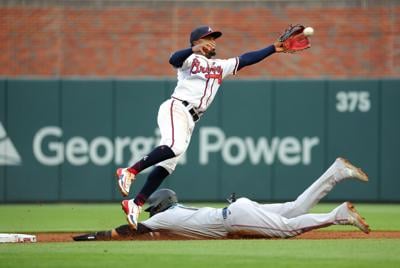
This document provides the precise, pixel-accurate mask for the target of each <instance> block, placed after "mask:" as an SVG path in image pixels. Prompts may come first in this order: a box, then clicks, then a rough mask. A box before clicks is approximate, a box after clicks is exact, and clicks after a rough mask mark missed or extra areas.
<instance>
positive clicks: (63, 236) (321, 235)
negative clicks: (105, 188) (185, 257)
mask: <svg viewBox="0 0 400 268" xmlns="http://www.w3.org/2000/svg"><path fill="white" fill-rule="evenodd" d="M79 234H80V233H38V234H36V236H37V242H40V243H46V242H73V239H72V237H73V236H76V235H79ZM177 239H178V240H184V239H183V238H177V237H172V236H167V237H160V238H158V240H177ZM290 239H318V240H321V239H400V231H375V232H371V233H370V234H364V233H362V232H359V231H338V232H333V231H312V232H308V233H304V234H302V235H299V236H297V237H294V238H290ZM134 240H148V239H144V238H140V237H138V238H137V239H134Z"/></svg>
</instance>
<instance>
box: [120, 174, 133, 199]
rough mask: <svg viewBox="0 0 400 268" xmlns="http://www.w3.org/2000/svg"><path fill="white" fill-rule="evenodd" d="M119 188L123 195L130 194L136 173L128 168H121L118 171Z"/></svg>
mask: <svg viewBox="0 0 400 268" xmlns="http://www.w3.org/2000/svg"><path fill="white" fill-rule="evenodd" d="M116 176H117V180H118V188H119V191H120V192H121V194H122V195H123V196H128V195H129V190H130V189H131V184H132V182H133V181H134V180H135V174H133V173H131V172H129V171H128V169H127V168H119V169H117V172H116Z"/></svg>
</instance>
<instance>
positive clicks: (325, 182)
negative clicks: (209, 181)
mask: <svg viewBox="0 0 400 268" xmlns="http://www.w3.org/2000/svg"><path fill="white" fill-rule="evenodd" d="M350 178H354V179H358V180H360V181H363V182H367V181H368V176H367V175H366V174H365V173H364V172H363V171H362V170H361V169H359V168H356V167H355V166H353V165H352V164H351V163H350V162H349V161H347V160H345V159H343V158H338V159H336V161H335V162H334V163H333V164H332V165H331V166H330V167H329V169H327V170H326V171H325V173H324V174H322V176H321V177H319V178H318V179H317V180H316V181H315V182H314V183H313V184H312V185H311V186H310V187H308V188H307V189H306V190H305V191H304V192H303V193H302V194H301V195H300V196H299V197H298V198H297V199H296V200H295V201H292V202H286V203H276V204H260V203H257V202H254V201H251V200H250V199H248V198H239V199H238V200H237V201H235V202H233V203H231V204H230V205H229V206H227V207H225V208H210V207H203V208H192V207H185V206H183V205H180V204H178V203H177V202H178V199H177V197H176V194H175V193H174V192H173V191H172V190H169V189H160V190H158V191H156V192H154V193H153V194H152V195H151V196H150V198H149V200H148V201H149V205H150V207H149V208H148V209H146V211H149V212H150V218H149V219H147V220H145V221H142V222H141V223H139V224H138V228H137V230H132V229H131V228H130V227H128V225H123V226H120V227H118V228H116V229H114V230H112V231H103V232H97V233H94V234H87V235H82V236H78V237H76V238H75V240H77V241H81V240H109V239H118V238H121V237H130V236H136V235H139V234H144V233H151V234H153V233H156V232H157V233H168V234H174V235H177V236H181V237H187V238H191V239H204V238H206V239H207V238H208V239H210V238H227V237H232V236H233V237H253V238H257V237H259V238H287V237H293V236H296V235H299V234H302V233H304V232H307V231H311V230H314V229H318V228H322V227H327V226H330V225H354V226H356V227H357V228H359V229H360V230H361V231H363V232H364V233H369V232H370V228H369V225H368V224H367V222H366V221H365V219H364V218H362V217H361V216H360V214H358V212H357V211H356V209H355V208H354V206H353V205H352V203H350V202H344V203H343V204H341V205H339V206H338V207H336V208H335V209H333V210H332V211H331V212H329V213H325V214H309V211H310V209H312V208H313V207H314V206H315V205H316V204H317V203H318V202H319V201H320V200H321V199H322V198H323V197H324V196H325V195H327V193H329V191H331V190H332V188H333V187H334V186H335V185H336V184H337V183H339V182H342V181H344V180H346V179H350ZM123 209H124V210H128V209H129V207H127V206H126V205H124V206H123ZM152 237H153V236H152Z"/></svg>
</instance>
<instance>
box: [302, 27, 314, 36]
mask: <svg viewBox="0 0 400 268" xmlns="http://www.w3.org/2000/svg"><path fill="white" fill-rule="evenodd" d="M303 33H304V35H305V36H310V35H313V34H314V29H313V28H312V27H307V28H305V29H304V30H303Z"/></svg>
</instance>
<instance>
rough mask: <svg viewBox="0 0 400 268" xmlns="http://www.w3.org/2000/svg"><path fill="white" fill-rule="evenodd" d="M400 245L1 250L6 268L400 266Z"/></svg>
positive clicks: (99, 245)
mask: <svg viewBox="0 0 400 268" xmlns="http://www.w3.org/2000/svg"><path fill="white" fill-rule="evenodd" d="M399 264H400V240H223V241H221V240H211V241H210V240H209V241H135V242H133V241H132V242H82V243H47V244H40V243H39V244H9V245H0V266H1V267H58V268H61V267H97V268H98V267H113V268H117V267H141V268H145V267H163V268H169V267H171V268H172V267H174V268H176V267H188V268H191V267H199V268H200V267H201V268H207V267H210V268H214V267H241V268H246V267H257V268H258V267H296V268H302V267H304V268H309V267H324V268H329V267H335V268H337V267H385V268H387V267H399Z"/></svg>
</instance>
